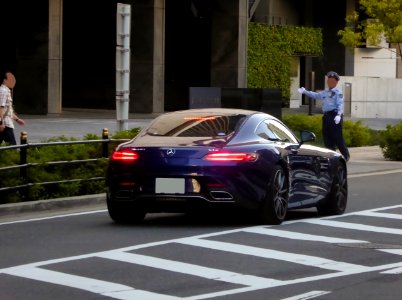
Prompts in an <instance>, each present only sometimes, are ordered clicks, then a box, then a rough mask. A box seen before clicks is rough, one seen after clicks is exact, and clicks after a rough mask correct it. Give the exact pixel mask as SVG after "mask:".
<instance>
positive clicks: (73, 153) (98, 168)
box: [0, 128, 140, 203]
mask: <svg viewBox="0 0 402 300" xmlns="http://www.w3.org/2000/svg"><path fill="white" fill-rule="evenodd" d="M139 130H140V128H133V129H131V130H125V131H119V132H117V133H116V134H114V135H112V136H111V138H112V139H119V140H121V139H130V138H133V137H134V136H135V135H137V133H138V132H139ZM101 138H102V137H100V136H97V135H95V134H87V135H85V136H84V138H83V139H82V140H84V141H86V140H100V139H101ZM77 140H78V139H76V138H69V137H65V136H59V137H53V138H50V139H48V140H46V141H44V143H46V142H48V143H51V142H68V141H77ZM116 145H117V143H110V145H109V153H110V152H111V150H112V148H114V147H116ZM0 154H1V155H0V167H5V166H13V165H18V164H19V162H20V150H16V149H7V150H2V151H0ZM100 157H102V144H101V143H88V144H72V145H52V146H38V147H30V148H28V149H27V162H28V163H30V164H38V165H35V166H31V167H29V168H27V178H28V183H31V185H30V186H29V187H27V188H26V189H24V190H22V191H10V192H7V193H6V192H0V203H13V202H21V201H32V200H45V199H53V198H60V197H70V196H78V195H89V194H97V193H103V192H104V191H105V182H104V180H96V181H77V182H71V183H60V184H48V185H39V184H38V183H42V182H52V181H60V180H73V179H78V178H79V179H87V178H94V177H104V176H105V171H106V167H107V159H106V158H105V159H101V160H97V161H90V162H83V163H76V164H72V165H71V164H58V165H49V164H47V163H48V162H57V161H74V160H85V159H94V158H100ZM25 183H26V182H24V179H23V177H21V176H20V169H19V168H16V169H10V170H3V171H2V172H0V187H13V186H18V185H23V184H25Z"/></svg>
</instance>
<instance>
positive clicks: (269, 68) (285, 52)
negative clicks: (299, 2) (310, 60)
mask: <svg viewBox="0 0 402 300" xmlns="http://www.w3.org/2000/svg"><path fill="white" fill-rule="evenodd" d="M299 55H310V56H319V55H322V33H321V29H319V28H309V27H296V26H274V25H268V24H260V23H250V24H249V31H248V53H247V60H248V61H247V64H248V65H247V71H248V73H247V82H248V87H249V88H274V89H280V90H281V93H282V97H283V102H284V105H287V104H288V102H289V99H290V86H291V76H290V75H291V62H292V59H293V57H294V56H299Z"/></svg>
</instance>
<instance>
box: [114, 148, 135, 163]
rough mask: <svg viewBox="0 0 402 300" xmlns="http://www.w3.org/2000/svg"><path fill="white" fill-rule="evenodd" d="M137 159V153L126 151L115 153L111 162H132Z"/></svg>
mask: <svg viewBox="0 0 402 300" xmlns="http://www.w3.org/2000/svg"><path fill="white" fill-rule="evenodd" d="M136 159H138V153H136V152H133V151H128V150H121V151H115V152H113V154H112V160H124V161H133V160H136Z"/></svg>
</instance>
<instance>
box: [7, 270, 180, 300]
mask: <svg viewBox="0 0 402 300" xmlns="http://www.w3.org/2000/svg"><path fill="white" fill-rule="evenodd" d="M3 273H6V274H9V275H14V276H19V277H24V278H29V279H33V280H40V281H44V282H49V283H53V284H58V285H63V286H68V287H71V288H77V289H81V290H85V291H88V292H91V293H95V294H100V295H103V296H108V297H111V298H115V299H120V300H132V299H147V300H148V299H149V300H177V299H180V298H178V297H173V296H168V295H163V294H157V293H151V292H148V291H143V290H137V289H134V288H132V287H129V286H126V285H123V284H116V283H112V282H108V281H103V280H98V279H92V278H88V277H82V276H77V275H71V274H66V273H62V272H56V271H51V270H45V269H40V268H35V267H29V266H20V267H14V268H9V269H6V270H3Z"/></svg>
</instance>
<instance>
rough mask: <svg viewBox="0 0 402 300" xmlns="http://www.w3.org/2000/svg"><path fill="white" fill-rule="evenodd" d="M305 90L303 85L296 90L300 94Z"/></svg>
mask: <svg viewBox="0 0 402 300" xmlns="http://www.w3.org/2000/svg"><path fill="white" fill-rule="evenodd" d="M305 90H306V89H305V88H304V87H300V88H298V89H297V91H298V92H299V93H300V94H303V93H304V91H305Z"/></svg>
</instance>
